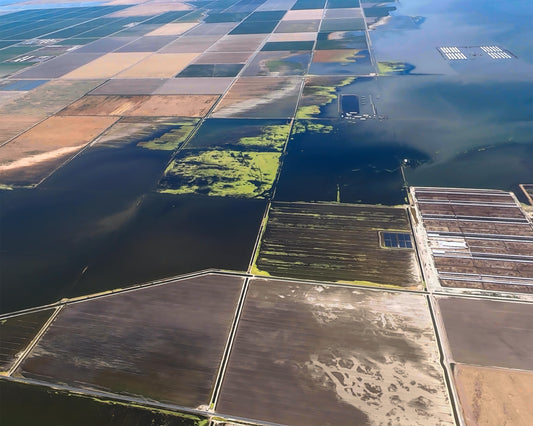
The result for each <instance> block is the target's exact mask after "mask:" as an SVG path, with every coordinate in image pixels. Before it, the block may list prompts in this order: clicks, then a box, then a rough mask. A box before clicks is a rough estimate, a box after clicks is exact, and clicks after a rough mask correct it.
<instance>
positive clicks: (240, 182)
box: [159, 150, 281, 198]
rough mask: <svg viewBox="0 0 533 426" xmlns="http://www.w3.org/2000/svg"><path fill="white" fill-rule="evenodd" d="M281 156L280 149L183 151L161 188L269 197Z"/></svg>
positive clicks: (171, 191)
mask: <svg viewBox="0 0 533 426" xmlns="http://www.w3.org/2000/svg"><path fill="white" fill-rule="evenodd" d="M280 156H281V154H280V153H277V152H257V151H233V150H211V151H200V150H198V151H197V150H186V151H181V152H180V153H179V154H178V156H177V157H176V158H175V159H174V160H173V161H172V163H171V164H170V165H169V166H168V167H167V169H166V170H165V174H164V177H163V179H162V180H161V182H160V183H159V191H160V192H162V193H165V194H203V195H210V196H219V197H246V198H266V197H267V196H268V195H269V194H270V191H271V189H272V184H273V183H274V179H275V177H276V173H277V171H278V167H279V160H280Z"/></svg>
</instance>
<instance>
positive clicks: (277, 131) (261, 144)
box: [237, 124, 291, 152]
mask: <svg viewBox="0 0 533 426" xmlns="http://www.w3.org/2000/svg"><path fill="white" fill-rule="evenodd" d="M290 130H291V126H290V124H284V125H278V126H264V127H263V128H261V133H260V134H259V135H257V136H251V137H243V138H240V139H239V141H238V142H237V144H238V145H240V146H244V147H248V148H250V147H254V148H263V149H264V148H266V149H272V150H274V151H279V152H281V151H283V147H284V146H285V142H287V138H288V137H289V132H290Z"/></svg>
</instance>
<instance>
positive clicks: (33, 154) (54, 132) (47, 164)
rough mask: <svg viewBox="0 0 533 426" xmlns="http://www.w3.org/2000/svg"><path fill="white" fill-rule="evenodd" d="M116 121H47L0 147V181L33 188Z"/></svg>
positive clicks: (91, 119) (57, 118) (62, 119)
mask: <svg viewBox="0 0 533 426" xmlns="http://www.w3.org/2000/svg"><path fill="white" fill-rule="evenodd" d="M116 121H117V118H115V117H61V116H55V117H51V118H49V119H47V120H45V121H43V122H42V123H40V124H38V125H37V126H35V127H33V128H32V129H30V130H28V131H27V132H26V133H24V134H22V135H20V136H18V137H17V138H15V139H13V140H12V141H11V142H9V143H8V144H6V145H4V146H2V147H0V181H1V182H2V183H21V182H22V181H23V182H24V183H27V184H35V183H38V182H39V181H40V180H42V179H43V178H44V177H46V176H47V175H48V174H49V173H50V172H52V170H54V168H56V167H57V166H58V165H60V164H61V163H62V162H63V161H65V160H66V159H67V158H68V157H69V156H72V155H74V154H75V153H76V152H78V151H79V150H81V149H82V148H83V147H84V146H85V145H86V144H88V143H89V142H91V141H92V140H93V139H94V138H95V137H96V136H98V135H99V134H100V133H102V132H103V131H104V130H105V129H107V128H108V127H109V126H111V125H112V124H113V123H115V122H116Z"/></svg>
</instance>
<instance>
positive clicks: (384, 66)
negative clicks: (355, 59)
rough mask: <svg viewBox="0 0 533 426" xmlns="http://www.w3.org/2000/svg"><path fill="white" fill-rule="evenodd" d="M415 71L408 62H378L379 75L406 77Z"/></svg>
mask: <svg viewBox="0 0 533 426" xmlns="http://www.w3.org/2000/svg"><path fill="white" fill-rule="evenodd" d="M414 69H415V66H414V65H411V64H409V63H407V62H399V61H388V62H378V71H379V75H406V74H409V73H410V72H411V71H413V70H414Z"/></svg>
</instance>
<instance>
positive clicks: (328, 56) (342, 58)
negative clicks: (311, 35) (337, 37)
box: [313, 49, 359, 62]
mask: <svg viewBox="0 0 533 426" xmlns="http://www.w3.org/2000/svg"><path fill="white" fill-rule="evenodd" d="M358 52H359V51H358V50H356V49H338V50H337V49H335V50H315V53H314V55H313V62H354V57H355V56H356V55H357V53H358Z"/></svg>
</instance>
